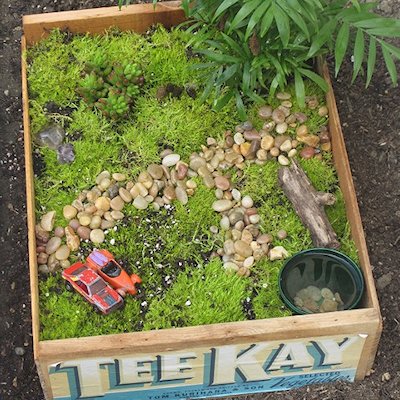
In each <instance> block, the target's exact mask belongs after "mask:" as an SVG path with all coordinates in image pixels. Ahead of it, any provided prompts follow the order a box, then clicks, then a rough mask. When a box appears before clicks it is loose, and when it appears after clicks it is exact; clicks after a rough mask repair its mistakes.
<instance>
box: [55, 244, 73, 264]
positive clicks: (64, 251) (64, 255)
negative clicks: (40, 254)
mask: <svg viewBox="0 0 400 400" xmlns="http://www.w3.org/2000/svg"><path fill="white" fill-rule="evenodd" d="M69 254H70V249H69V247H68V246H67V245H66V244H63V245H61V246H60V247H59V248H58V249H57V251H56V258H57V260H58V261H63V260H67V259H68V257H69Z"/></svg>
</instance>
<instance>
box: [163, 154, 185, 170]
mask: <svg viewBox="0 0 400 400" xmlns="http://www.w3.org/2000/svg"><path fill="white" fill-rule="evenodd" d="M180 159H181V156H180V155H179V154H175V153H172V154H168V155H167V156H165V157H164V158H163V160H162V165H164V166H165V167H172V166H174V165H176V164H177V162H178V161H179V160H180Z"/></svg>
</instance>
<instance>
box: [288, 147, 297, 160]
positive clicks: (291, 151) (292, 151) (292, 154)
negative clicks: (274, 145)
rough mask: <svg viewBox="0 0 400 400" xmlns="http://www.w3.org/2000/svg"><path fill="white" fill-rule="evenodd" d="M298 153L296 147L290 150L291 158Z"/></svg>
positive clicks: (289, 155)
mask: <svg viewBox="0 0 400 400" xmlns="http://www.w3.org/2000/svg"><path fill="white" fill-rule="evenodd" d="M296 154H297V150H296V149H292V150H290V151H289V153H288V157H289V158H293V157H294V156H295V155H296Z"/></svg>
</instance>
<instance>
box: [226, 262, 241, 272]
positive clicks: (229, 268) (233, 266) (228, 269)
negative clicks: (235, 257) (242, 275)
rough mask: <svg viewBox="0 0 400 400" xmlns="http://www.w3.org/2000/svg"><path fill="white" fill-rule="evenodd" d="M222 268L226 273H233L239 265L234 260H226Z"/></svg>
mask: <svg viewBox="0 0 400 400" xmlns="http://www.w3.org/2000/svg"><path fill="white" fill-rule="evenodd" d="M224 269H225V271H226V272H228V273H233V272H237V271H238V270H239V266H238V265H237V264H235V263H234V262H230V261H228V262H226V263H224Z"/></svg>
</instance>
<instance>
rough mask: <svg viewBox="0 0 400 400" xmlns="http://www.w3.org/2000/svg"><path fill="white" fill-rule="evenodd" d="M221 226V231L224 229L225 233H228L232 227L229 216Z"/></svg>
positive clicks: (222, 221) (222, 220)
mask: <svg viewBox="0 0 400 400" xmlns="http://www.w3.org/2000/svg"><path fill="white" fill-rule="evenodd" d="M220 226H221V229H223V230H224V231H227V230H228V229H229V227H230V226H231V224H230V222H229V218H228V217H227V216H223V217H222V219H221V222H220Z"/></svg>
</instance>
